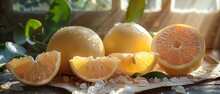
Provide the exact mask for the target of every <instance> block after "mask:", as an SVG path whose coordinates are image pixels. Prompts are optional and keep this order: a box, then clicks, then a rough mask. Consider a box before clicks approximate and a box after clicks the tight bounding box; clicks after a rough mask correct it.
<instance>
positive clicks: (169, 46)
mask: <svg viewBox="0 0 220 94" xmlns="http://www.w3.org/2000/svg"><path fill="white" fill-rule="evenodd" d="M152 51H154V52H156V53H159V57H158V63H159V65H160V67H161V68H162V69H163V70H164V71H165V72H167V73H168V74H170V75H184V74H187V73H190V72H192V71H194V70H196V69H197V68H198V67H199V66H200V65H201V61H202V58H203V56H204V54H205V42H204V39H203V37H202V35H201V33H200V32H199V31H198V30H197V29H195V28H193V27H191V26H189V25H184V24H174V25H170V26H167V27H165V28H163V29H162V30H160V31H159V32H158V33H157V34H156V36H155V37H154V38H153V41H152Z"/></svg>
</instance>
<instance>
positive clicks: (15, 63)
mask: <svg viewBox="0 0 220 94" xmlns="http://www.w3.org/2000/svg"><path fill="white" fill-rule="evenodd" d="M60 62H61V54H60V52H57V51H51V52H46V53H42V54H39V55H38V56H37V58H36V60H34V59H33V58H32V57H31V56H25V57H20V58H14V59H12V60H11V61H10V62H8V63H7V64H6V67H7V69H9V71H11V72H12V74H13V75H14V76H15V78H16V79H17V80H19V81H20V82H22V83H24V84H27V85H33V86H39V85H44V84H47V83H49V82H50V81H51V80H52V79H53V78H54V77H55V76H56V74H57V73H58V70H59V67H60Z"/></svg>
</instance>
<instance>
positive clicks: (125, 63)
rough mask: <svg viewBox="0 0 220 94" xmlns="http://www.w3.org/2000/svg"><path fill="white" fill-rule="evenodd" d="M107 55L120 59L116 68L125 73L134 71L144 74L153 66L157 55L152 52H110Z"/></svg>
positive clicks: (130, 73) (128, 73) (131, 73)
mask: <svg viewBox="0 0 220 94" xmlns="http://www.w3.org/2000/svg"><path fill="white" fill-rule="evenodd" d="M109 56H113V57H117V58H119V59H120V60H121V63H120V65H119V67H118V70H119V71H120V72H122V73H124V74H127V75H133V74H134V73H139V74H140V75H144V74H146V73H148V72H150V71H151V70H152V69H153V68H154V66H155V64H156V62H157V57H158V55H157V54H156V53H154V52H137V53H134V54H132V53H112V54H110V55H109Z"/></svg>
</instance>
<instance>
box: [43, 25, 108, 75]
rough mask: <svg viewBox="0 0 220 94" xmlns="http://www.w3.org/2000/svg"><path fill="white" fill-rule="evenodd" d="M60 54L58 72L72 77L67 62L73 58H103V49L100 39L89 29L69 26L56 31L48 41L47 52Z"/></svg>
mask: <svg viewBox="0 0 220 94" xmlns="http://www.w3.org/2000/svg"><path fill="white" fill-rule="evenodd" d="M51 50H57V51H59V52H61V54H62V58H61V67H60V72H61V73H64V74H69V75H72V71H71V69H70V64H69V60H70V59H72V58H73V57H74V56H93V57H97V56H104V55H105V49H104V47H103V43H102V40H101V39H100V37H99V36H98V35H97V34H96V33H95V32H94V31H93V30H91V29H89V28H86V27H82V26H69V27H64V28H61V29H60V30H58V31H57V32H56V33H55V34H54V35H53V36H52V38H51V39H50V41H49V43H48V46H47V51H51Z"/></svg>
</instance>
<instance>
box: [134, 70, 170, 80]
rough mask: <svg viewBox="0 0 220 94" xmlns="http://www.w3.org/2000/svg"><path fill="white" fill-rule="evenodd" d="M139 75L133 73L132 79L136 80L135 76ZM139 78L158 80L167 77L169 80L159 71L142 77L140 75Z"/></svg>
mask: <svg viewBox="0 0 220 94" xmlns="http://www.w3.org/2000/svg"><path fill="white" fill-rule="evenodd" d="M139 75H140V74H139V73H135V74H134V75H132V77H133V78H136V77H137V76H139ZM141 77H144V78H147V79H149V78H155V77H157V78H160V79H163V78H164V77H167V78H169V76H168V75H166V74H164V73H162V72H159V71H153V72H149V73H147V74H144V75H141Z"/></svg>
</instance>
